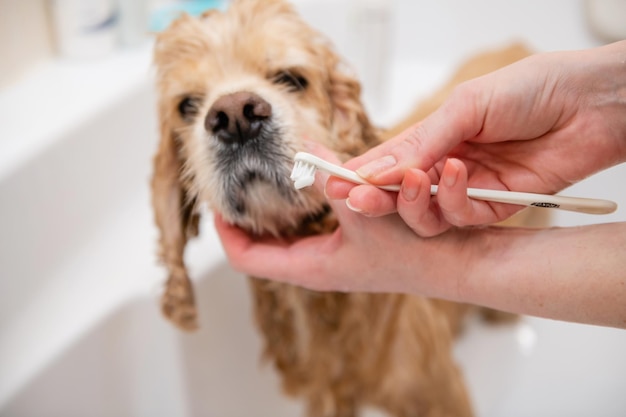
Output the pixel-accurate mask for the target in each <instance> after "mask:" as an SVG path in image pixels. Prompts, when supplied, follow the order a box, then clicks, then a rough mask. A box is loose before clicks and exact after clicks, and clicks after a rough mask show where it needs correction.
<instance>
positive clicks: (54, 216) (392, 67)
mask: <svg viewBox="0 0 626 417" xmlns="http://www.w3.org/2000/svg"><path fill="white" fill-rule="evenodd" d="M293 3H294V4H295V6H296V8H297V9H298V10H299V11H300V12H301V13H302V14H303V16H304V17H305V19H307V20H308V21H309V22H310V23H311V24H312V25H314V26H315V27H317V28H319V29H320V30H321V31H322V32H324V33H325V34H327V35H328V36H329V37H330V38H331V39H332V40H333V41H334V43H335V44H336V46H337V48H338V50H339V52H340V53H341V54H342V55H343V56H345V57H346V60H347V61H348V62H349V63H351V64H352V65H353V66H354V68H355V71H356V72H357V74H358V75H359V77H360V78H361V80H362V82H363V85H364V99H365V102H366V105H367V107H368V109H369V111H370V115H371V117H372V119H373V120H374V121H375V122H377V123H378V124H380V125H382V126H386V125H389V124H391V123H393V122H394V121H396V120H398V119H400V118H401V117H402V116H403V115H404V113H405V112H406V111H407V110H408V109H409V108H410V107H411V106H412V105H413V104H414V103H416V102H417V101H419V100H420V99H422V98H424V97H427V96H428V95H429V94H430V93H432V92H433V91H434V90H435V89H437V88H438V87H439V86H441V85H442V84H443V83H444V82H445V81H446V80H447V78H448V77H449V76H450V75H451V74H452V73H453V72H454V70H455V68H457V66H458V65H459V64H460V63H461V62H463V61H464V60H465V59H467V58H468V57H470V56H472V55H473V54H475V53H478V52H482V51H485V50H491V49H494V48H500V47H503V46H506V45H509V44H511V43H513V42H522V43H524V44H525V45H526V46H527V47H528V48H530V49H531V50H533V51H537V52H541V51H550V50H562V49H581V48H589V47H594V46H599V45H602V44H604V43H607V42H612V41H615V40H619V39H625V38H626V1H623V0H587V1H583V0H578V1H575V0H553V1H549V2H546V1H544V0H511V1H506V2H503V1H498V0H472V1H467V0H439V1H436V2H435V1H424V0H389V1H385V0H295V1H293ZM227 5H228V1H226V0H221V1H220V0H215V1H208V0H204V1H172V0H169V1H168V0H135V1H132V0H25V1H14V0H0V416H2V417H4V416H11V417H14V416H39V417H46V416H65V417H71V416H150V417H155V416H157V417H158V416H250V415H255V416H273V417H276V416H283V415H285V416H287V415H299V414H301V410H300V406H299V404H298V403H296V402H292V401H290V400H288V399H285V398H284V397H282V396H281V395H280V394H279V389H278V385H277V381H276V379H275V376H274V375H273V373H272V372H271V370H270V369H268V368H266V367H262V366H261V365H260V364H259V361H258V354H259V351H260V343H259V340H258V338H257V336H256V333H255V330H254V328H253V325H252V321H251V319H250V300H249V298H248V293H247V286H246V283H245V280H244V279H243V277H241V276H240V275H239V274H237V273H235V272H233V271H232V270H231V269H230V268H229V267H228V265H227V263H226V261H225V258H224V255H223V253H222V250H221V247H220V244H219V241H218V239H217V237H216V235H215V233H214V231H213V230H212V223H211V219H210V215H208V216H205V217H207V218H206V219H205V220H204V222H203V225H202V228H203V233H202V237H201V238H200V239H197V240H196V241H194V242H193V243H192V244H191V245H190V247H189V251H188V254H187V261H188V264H189V266H190V273H191V275H192V276H193V278H194V281H195V284H196V287H197V291H198V293H197V296H198V304H199V308H200V322H201V327H202V328H201V330H200V331H199V332H197V333H195V334H193V335H187V334H181V333H179V332H178V331H177V330H176V329H173V328H171V326H170V325H169V324H168V323H165V321H164V320H163V319H162V318H161V317H160V313H159V311H158V308H157V298H158V295H159V291H160V285H161V283H162V280H163V279H164V278H165V272H164V270H163V269H161V268H160V267H159V266H158V264H157V261H156V256H155V254H156V231H155V228H154V226H153V221H152V212H151V209H150V205H149V192H148V181H149V178H150V172H151V166H150V164H151V158H152V155H153V154H154V152H155V149H156V145H157V139H158V133H157V120H156V113H155V95H154V92H153V76H154V74H153V68H152V66H151V53H152V43H153V34H154V33H155V32H158V31H159V30H161V29H162V28H164V27H165V26H167V24H168V23H169V21H170V20H171V19H172V18H173V17H175V16H177V15H178V13H180V12H181V11H185V12H188V13H191V14H197V13H199V12H200V11H201V10H204V9H206V8H222V9H223V8H225V7H227ZM625 180H626V167H625V166H624V164H622V165H619V166H617V167H615V168H613V169H610V170H608V171H606V172H603V173H600V174H597V175H595V176H593V177H591V178H589V179H587V180H585V181H583V182H581V183H580V184H576V185H575V186H573V187H571V188H570V189H568V190H566V192H564V194H571V195H580V196H588V197H596V198H605V199H611V200H615V201H617V202H618V203H619V204H620V208H619V209H618V211H617V212H616V213H614V214H612V215H609V216H601V217H596V216H588V215H581V214H573V213H565V212H556V211H555V212H554V213H553V215H552V223H553V224H554V225H560V226H570V225H578V224H588V223H593V222H610V221H626V194H625V193H624V187H623V184H624V181H625ZM599 302H601V301H600V300H599ZM625 351H626V332H624V331H619V330H615V329H605V328H598V327H593V326H582V325H572V324H566V323H558V322H553V321H549V320H541V319H535V318H525V319H524V320H522V321H521V322H520V323H518V324H517V325H514V326H507V327H504V328H489V327H484V326H482V325H481V324H479V323H474V324H472V325H471V326H470V329H469V331H468V332H466V333H465V334H464V336H463V338H462V339H461V340H460V343H459V345H458V348H457V351H456V354H457V355H458V358H459V361H460V363H461V364H462V367H463V369H464V371H465V373H466V375H467V379H468V381H469V385H470V390H471V392H472V397H473V400H474V403H475V405H476V409H477V412H478V414H479V415H481V416H503V415H506V416H528V415H568V416H588V415H602V416H616V417H617V416H624V415H626V397H624V395H623V387H624V386H626V358H625V357H624V352H625ZM368 414H371V415H378V414H377V412H376V411H375V410H368Z"/></svg>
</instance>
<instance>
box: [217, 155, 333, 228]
mask: <svg viewBox="0 0 626 417" xmlns="http://www.w3.org/2000/svg"><path fill="white" fill-rule="evenodd" d="M238 166H239V167H242V166H246V168H245V169H243V170H235V171H236V172H231V173H230V174H229V175H226V176H225V177H223V178H222V184H223V186H222V187H221V189H222V190H223V195H222V198H220V199H219V200H220V203H219V204H217V207H216V209H217V210H218V211H219V212H220V213H221V215H222V216H223V217H224V219H225V220H226V221H228V222H230V223H232V224H236V225H237V226H239V227H241V228H243V229H245V230H247V231H249V232H251V233H253V234H256V235H263V234H271V235H274V236H282V235H285V234H289V233H290V231H295V230H296V229H297V228H298V227H299V226H300V225H301V224H302V223H303V221H304V220H306V219H307V218H311V217H312V216H315V215H317V214H319V213H320V212H322V211H324V207H325V204H324V200H323V198H321V197H320V196H319V195H318V193H316V192H314V191H313V190H312V189H308V190H302V191H298V190H296V189H295V188H294V186H293V183H292V182H291V180H290V179H289V173H290V170H289V168H288V167H282V168H281V169H275V170H268V166H267V165H266V164H264V165H263V166H259V167H257V168H253V167H251V164H250V163H248V164H240V165H238ZM237 171H239V172H237Z"/></svg>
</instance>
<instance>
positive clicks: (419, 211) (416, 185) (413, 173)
mask: <svg viewBox="0 0 626 417" xmlns="http://www.w3.org/2000/svg"><path fill="white" fill-rule="evenodd" d="M430 185H431V183H430V178H429V177H428V174H426V173H425V172H424V171H421V170H418V169H410V170H408V171H407V172H406V173H405V176H404V181H402V188H401V189H400V194H399V195H398V213H399V214H400V217H402V220H404V222H405V223H406V224H407V225H408V226H409V227H410V228H411V229H412V230H413V231H414V232H415V233H416V234H418V235H420V236H423V237H431V236H435V235H438V234H440V233H443V232H444V231H446V230H447V229H449V228H450V224H449V223H448V222H447V221H446V220H445V218H443V217H442V216H441V215H440V213H439V208H438V206H437V204H436V203H435V202H434V201H433V199H432V198H431V193H430Z"/></svg>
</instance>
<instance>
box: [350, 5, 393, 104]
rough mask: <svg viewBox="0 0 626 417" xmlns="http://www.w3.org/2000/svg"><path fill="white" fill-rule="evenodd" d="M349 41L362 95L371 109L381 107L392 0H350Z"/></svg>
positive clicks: (383, 99)
mask: <svg viewBox="0 0 626 417" xmlns="http://www.w3.org/2000/svg"><path fill="white" fill-rule="evenodd" d="M352 8H353V9H352V12H353V16H354V17H353V22H354V24H355V27H354V28H353V36H354V38H353V42H354V43H353V44H354V45H355V47H356V48H357V50H358V51H357V54H358V55H357V57H356V62H355V65H356V68H357V70H358V72H359V74H360V76H361V81H362V83H363V87H364V91H363V96H364V99H365V102H366V103H367V104H368V107H369V110H370V111H372V112H376V113H379V112H382V111H384V110H385V107H384V102H385V99H386V97H385V91H386V89H387V85H386V84H385V82H386V80H387V78H388V71H389V56H390V54H389V46H390V45H389V43H390V39H391V36H390V35H391V32H390V31H391V10H392V0H353V3H352Z"/></svg>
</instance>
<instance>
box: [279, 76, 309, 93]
mask: <svg viewBox="0 0 626 417" xmlns="http://www.w3.org/2000/svg"><path fill="white" fill-rule="evenodd" d="M272 81H273V82H274V83H275V84H281V85H284V86H286V87H288V88H289V90H291V91H302V90H304V89H306V88H307V86H308V85H309V82H308V81H307V79H306V78H304V77H303V76H301V75H299V74H296V73H293V72H291V71H281V72H279V73H278V74H276V75H275V76H274V77H273V79H272Z"/></svg>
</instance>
